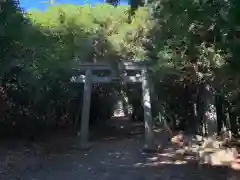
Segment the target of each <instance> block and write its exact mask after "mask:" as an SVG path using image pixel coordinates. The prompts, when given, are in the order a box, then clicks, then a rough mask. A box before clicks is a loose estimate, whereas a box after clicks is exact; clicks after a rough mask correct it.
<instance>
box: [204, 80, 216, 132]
mask: <svg viewBox="0 0 240 180" xmlns="http://www.w3.org/2000/svg"><path fill="white" fill-rule="evenodd" d="M203 99H205V103H204V105H203V107H204V118H203V122H204V125H205V126H206V132H205V133H206V134H207V135H208V136H212V135H214V134H215V133H216V132H217V115H216V107H215V104H214V103H215V102H214V101H215V99H214V94H213V92H212V90H211V87H210V85H209V84H204V92H203Z"/></svg>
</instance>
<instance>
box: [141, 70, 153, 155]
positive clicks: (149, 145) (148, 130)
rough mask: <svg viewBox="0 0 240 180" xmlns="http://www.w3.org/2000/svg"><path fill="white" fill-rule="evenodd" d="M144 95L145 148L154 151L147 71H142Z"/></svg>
mask: <svg viewBox="0 0 240 180" xmlns="http://www.w3.org/2000/svg"><path fill="white" fill-rule="evenodd" d="M142 95H143V109H144V123H145V147H144V149H145V150H146V151H149V150H150V151H152V150H154V149H155V147H154V138H153V122H152V112H151V99H150V87H149V82H148V76H147V70H146V69H143V70H142Z"/></svg>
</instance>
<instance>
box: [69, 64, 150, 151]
mask: <svg viewBox="0 0 240 180" xmlns="http://www.w3.org/2000/svg"><path fill="white" fill-rule="evenodd" d="M75 70H76V71H77V73H78V75H77V76H74V77H72V79H71V81H72V82H74V83H84V94H83V106H82V114H81V129H80V146H81V147H80V148H81V149H88V148H89V144H88V138H89V113H90V103H91V91H92V85H93V84H95V83H97V84H99V83H111V82H121V81H122V82H123V83H141V84H142V98H143V109H144V124H145V146H144V149H145V150H154V135H153V122H152V113H151V100H150V86H149V79H148V75H147V68H146V66H145V65H144V63H141V62H123V63H121V64H118V70H119V72H120V75H119V74H118V73H117V72H116V70H115V69H113V68H112V67H111V66H110V65H109V64H102V63H101V64H100V63H87V64H81V65H80V66H79V67H78V68H77V69H75ZM106 71H107V72H109V73H110V74H108V75H105V76H101V75H98V74H96V72H106ZM131 74H133V75H131Z"/></svg>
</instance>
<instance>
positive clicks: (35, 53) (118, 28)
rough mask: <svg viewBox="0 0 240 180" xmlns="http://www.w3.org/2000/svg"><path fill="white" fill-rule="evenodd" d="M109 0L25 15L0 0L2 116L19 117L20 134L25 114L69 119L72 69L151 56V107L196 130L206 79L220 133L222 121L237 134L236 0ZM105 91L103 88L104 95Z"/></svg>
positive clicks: (239, 45)
mask: <svg viewBox="0 0 240 180" xmlns="http://www.w3.org/2000/svg"><path fill="white" fill-rule="evenodd" d="M108 3H109V4H112V5H114V6H111V5H108V4H103V5H95V6H94V7H90V6H89V5H84V6H73V5H56V6H50V7H49V8H48V9H47V10H46V11H45V12H40V11H30V12H27V13H26V12H22V11H21V9H19V5H18V4H17V3H16V1H13V0H12V1H6V2H2V3H1V10H2V13H1V16H0V38H1V41H0V57H1V66H0V78H1V102H0V103H1V104H2V105H1V106H2V107H5V108H2V110H1V111H2V112H1V113H0V114H1V116H2V120H1V121H2V122H3V123H6V124H9V123H10V124H16V123H18V124H21V125H20V126H19V127H21V128H20V129H21V131H22V129H23V128H22V127H25V126H24V125H23V124H24V123H25V121H26V120H27V123H28V124H29V122H31V123H30V124H37V123H43V124H47V123H51V122H52V121H53V122H59V121H60V120H61V119H64V121H68V120H69V121H72V119H74V118H73V115H74V114H76V106H77V105H76V104H74V103H78V102H79V101H78V100H76V97H77V98H78V96H79V88H78V87H75V86H73V85H70V83H69V79H70V77H71V74H72V68H73V67H76V66H77V65H78V64H80V63H82V62H95V61H97V62H102V61H105V62H109V63H112V64H114V63H115V62H118V61H123V60H135V61H138V60H148V61H151V62H152V66H151V78H152V81H153V86H154V90H155V91H154V93H156V94H157V96H158V99H156V98H155V99H154V100H153V104H154V111H156V112H154V114H158V112H159V111H160V112H161V113H162V115H163V116H165V117H166V118H167V120H168V121H169V122H170V123H171V124H172V127H173V128H180V129H184V128H185V127H186V124H195V125H196V128H195V130H196V131H199V127H200V126H202V128H203V124H204V121H205V119H206V118H205V117H204V112H205V110H206V108H207V106H208V105H209V104H207V103H204V99H205V98H206V97H207V95H206V87H207V86H209V87H210V89H211V92H212V93H213V96H215V99H216V100H215V102H216V109H217V116H218V121H219V123H218V124H220V126H219V131H220V129H221V128H222V124H224V125H225V126H228V127H229V128H231V129H232V130H233V131H234V132H235V133H237V127H238V124H239V122H238V119H239V116H240V114H239V110H238V109H239V108H240V104H239V101H238V99H239V97H240V96H239V95H240V94H239V87H240V84H239V82H240V81H239V80H240V76H239V68H240V64H239V62H238V57H239V49H240V40H239V38H240V37H239V30H240V20H239V18H238V17H239V16H240V2H239V1H238V0H228V1H226V0H220V1H215V0H210V1H209V0H198V1H196V0H185V1H180V2H178V3H176V2H175V1H173V0H165V1H158V0H152V1H146V2H143V1H138V0H132V1H129V4H130V7H131V8H130V9H129V7H128V6H117V5H118V1H116V2H115V1H108ZM144 3H146V6H145V7H143V5H144ZM129 10H130V11H129ZM129 12H130V15H131V17H132V18H131V22H129ZM107 88H108V92H107V91H105V92H104V93H105V94H106V93H110V94H111V93H112V90H109V89H111V88H109V87H107ZM80 94H81V92H80ZM112 94H114V93H112ZM74 97H75V100H74ZM75 101H76V102H75ZM96 101H97V100H96ZM98 101H100V99H98ZM101 101H102V102H103V103H106V104H107V103H109V102H110V101H109V99H108V100H106V98H103V99H101ZM73 102H74V103H73ZM72 104H74V105H72ZM110 104H111V103H110ZM183 104H184V105H183ZM109 106H110V107H112V105H109ZM181 106H184V108H182V107H181ZM73 107H74V108H73ZM95 110H96V109H95ZM196 112H197V113H196ZM107 113H111V112H107ZM20 117H22V118H20ZM22 119H24V120H22ZM13 122H14V123H13ZM226 122H227V123H226ZM14 126H15V125H14ZM38 127H39V126H38ZM191 127H192V126H191ZM31 129H33V128H31Z"/></svg>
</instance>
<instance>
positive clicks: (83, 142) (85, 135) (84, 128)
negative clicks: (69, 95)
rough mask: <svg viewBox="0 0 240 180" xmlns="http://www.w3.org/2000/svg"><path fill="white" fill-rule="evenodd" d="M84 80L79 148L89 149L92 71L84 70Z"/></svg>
mask: <svg viewBox="0 0 240 180" xmlns="http://www.w3.org/2000/svg"><path fill="white" fill-rule="evenodd" d="M85 76H86V79H85V83H84V91H83V107H82V114H81V131H80V148H81V149H83V150H84V149H89V148H90V147H89V144H88V139H89V114H90V105H91V93H92V79H91V76H92V70H91V69H87V70H86V74H85Z"/></svg>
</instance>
